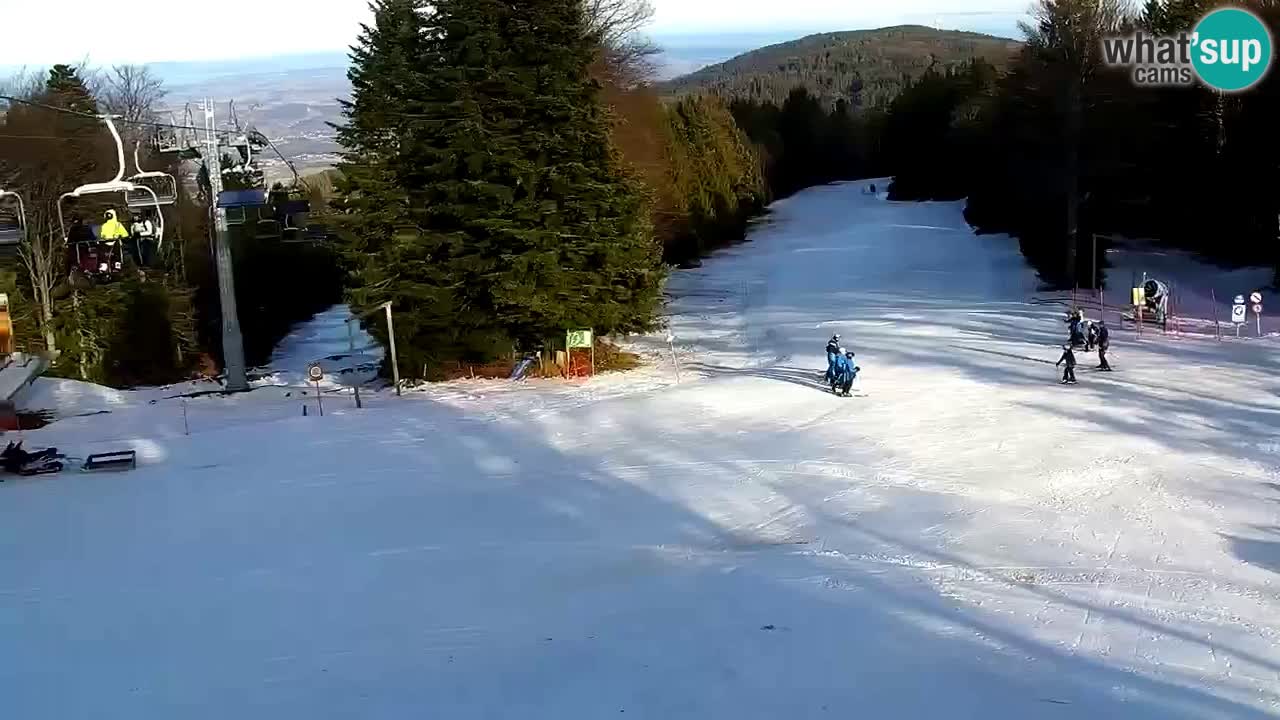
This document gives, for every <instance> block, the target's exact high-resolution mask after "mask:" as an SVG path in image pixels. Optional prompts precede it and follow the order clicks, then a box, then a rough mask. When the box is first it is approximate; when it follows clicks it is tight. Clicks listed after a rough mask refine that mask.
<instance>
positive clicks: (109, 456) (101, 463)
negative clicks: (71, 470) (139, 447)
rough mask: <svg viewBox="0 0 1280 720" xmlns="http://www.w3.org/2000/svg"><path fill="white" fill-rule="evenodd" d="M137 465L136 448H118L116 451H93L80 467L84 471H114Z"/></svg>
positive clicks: (121, 470) (132, 467)
mask: <svg viewBox="0 0 1280 720" xmlns="http://www.w3.org/2000/svg"><path fill="white" fill-rule="evenodd" d="M136 467H138V453H137V451H136V450H119V451H116V452H105V453H94V454H93V455H90V456H89V457H87V458H85V460H84V465H83V466H82V467H81V469H82V470H84V471H85V472H103V471H108V472H110V471H114V472H123V471H125V470H133V469H134V468H136Z"/></svg>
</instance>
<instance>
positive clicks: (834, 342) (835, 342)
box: [826, 335, 844, 382]
mask: <svg viewBox="0 0 1280 720" xmlns="http://www.w3.org/2000/svg"><path fill="white" fill-rule="evenodd" d="M843 354H844V348H842V347H840V336H839V335H832V336H831V339H830V340H828V341H827V374H826V380H827V382H831V381H832V380H834V379H835V377H836V357H837V356H839V355H843Z"/></svg>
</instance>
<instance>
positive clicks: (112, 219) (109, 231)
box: [98, 210, 129, 243]
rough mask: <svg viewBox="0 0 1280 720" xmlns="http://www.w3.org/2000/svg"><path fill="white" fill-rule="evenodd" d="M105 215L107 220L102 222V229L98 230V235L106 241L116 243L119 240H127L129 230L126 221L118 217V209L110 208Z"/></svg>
mask: <svg viewBox="0 0 1280 720" xmlns="http://www.w3.org/2000/svg"><path fill="white" fill-rule="evenodd" d="M105 217H106V218H107V221H106V222H104V223H102V229H101V230H99V231H98V237H99V238H100V239H101V240H102V241H103V242H105V243H114V242H116V241H118V240H127V239H128V238H129V231H128V229H126V228H125V226H124V223H122V222H120V221H119V220H117V219H116V211H115V210H108V211H107V213H106V215H105Z"/></svg>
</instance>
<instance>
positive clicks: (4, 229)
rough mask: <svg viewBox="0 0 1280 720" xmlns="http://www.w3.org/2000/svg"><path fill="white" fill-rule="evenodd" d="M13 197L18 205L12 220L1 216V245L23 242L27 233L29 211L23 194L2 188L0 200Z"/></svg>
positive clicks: (0, 189) (8, 245)
mask: <svg viewBox="0 0 1280 720" xmlns="http://www.w3.org/2000/svg"><path fill="white" fill-rule="evenodd" d="M8 198H12V199H13V200H14V201H15V203H16V204H17V206H18V210H17V213H16V214H15V215H13V216H12V217H13V219H12V220H7V219H5V218H3V217H0V247H10V246H13V245H17V244H19V243H21V242H22V238H23V237H25V236H26V234H27V211H26V207H25V206H24V205H23V204H22V196H21V195H19V194H18V193H16V192H11V191H8V190H5V189H3V188H0V200H5V199H8Z"/></svg>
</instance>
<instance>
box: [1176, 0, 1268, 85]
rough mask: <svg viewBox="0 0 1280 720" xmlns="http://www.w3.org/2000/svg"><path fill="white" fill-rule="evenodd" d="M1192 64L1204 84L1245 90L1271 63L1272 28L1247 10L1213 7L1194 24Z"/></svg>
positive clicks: (1263, 73)
mask: <svg viewBox="0 0 1280 720" xmlns="http://www.w3.org/2000/svg"><path fill="white" fill-rule="evenodd" d="M1193 43H1194V47H1193V50H1192V54H1191V64H1192V65H1193V66H1195V69H1196V74H1198V75H1199V76H1200V79H1201V80H1203V81H1204V83H1205V84H1206V85H1208V86H1209V87H1212V88H1214V89H1215V90H1222V91H1223V92H1236V91H1239V90H1248V89H1249V88H1251V87H1253V86H1254V85H1257V84H1258V81H1260V80H1262V78H1263V77H1264V76H1265V75H1266V74H1267V69H1268V68H1269V67H1270V66H1271V31H1270V30H1269V29H1268V28H1267V25H1266V23H1264V22H1262V20H1261V19H1260V18H1259V17H1258V16H1257V15H1254V14H1253V13H1251V12H1249V11H1248V10H1241V9H1239V8H1223V9H1221V10H1214V11H1213V12H1211V13H1209V14H1208V15H1205V16H1204V19H1203V20H1201V21H1200V24H1199V25H1196V29H1195V38H1194V40H1193Z"/></svg>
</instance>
